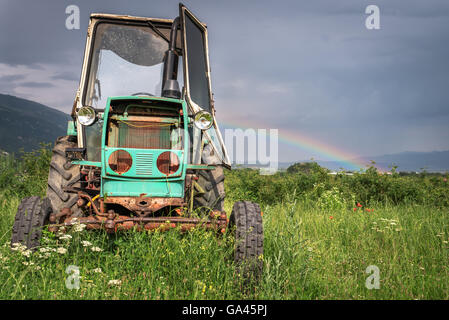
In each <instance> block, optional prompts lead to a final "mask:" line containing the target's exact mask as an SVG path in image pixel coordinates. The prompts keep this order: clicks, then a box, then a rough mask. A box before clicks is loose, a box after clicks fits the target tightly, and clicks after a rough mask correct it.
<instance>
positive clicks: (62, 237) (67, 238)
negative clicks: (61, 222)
mask: <svg viewBox="0 0 449 320" xmlns="http://www.w3.org/2000/svg"><path fill="white" fill-rule="evenodd" d="M59 239H61V240H70V239H72V236H71V235H70V234H65V235H62V236H60V237H59Z"/></svg>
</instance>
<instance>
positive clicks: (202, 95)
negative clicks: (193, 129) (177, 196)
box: [179, 4, 231, 166]
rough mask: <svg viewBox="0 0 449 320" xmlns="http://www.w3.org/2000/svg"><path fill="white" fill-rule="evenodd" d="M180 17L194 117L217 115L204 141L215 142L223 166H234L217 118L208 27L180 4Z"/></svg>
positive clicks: (187, 94)
mask: <svg viewBox="0 0 449 320" xmlns="http://www.w3.org/2000/svg"><path fill="white" fill-rule="evenodd" d="M179 17H180V19H181V30H182V31H181V35H182V45H183V67H184V88H185V97H186V100H187V103H188V104H189V108H190V111H191V112H192V113H193V114H195V113H196V112H198V111H200V110H205V111H208V112H210V113H211V114H212V115H213V119H214V123H213V126H212V127H211V128H210V129H208V130H206V131H204V132H203V140H204V139H206V140H207V141H209V142H212V143H211V145H212V147H213V149H214V151H215V153H216V155H217V156H218V158H219V159H220V161H221V163H222V164H225V165H227V166H230V165H231V163H230V161H229V157H228V153H227V151H226V146H225V145H224V143H223V138H222V136H221V133H220V129H219V127H218V124H217V121H216V119H215V109H214V101H213V97H212V90H211V80H210V66H209V52H208V44H207V29H206V26H205V25H204V24H203V23H201V21H200V20H198V18H196V17H195V16H194V15H193V14H192V13H191V12H190V11H189V10H188V9H187V8H186V7H185V6H184V5H182V4H180V5H179ZM194 135H195V134H194ZM194 140H196V139H194ZM194 149H195V145H194ZM193 162H194V163H200V162H201V159H198V157H197V158H196V159H195V157H194V160H193Z"/></svg>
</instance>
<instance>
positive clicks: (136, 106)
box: [11, 4, 263, 275]
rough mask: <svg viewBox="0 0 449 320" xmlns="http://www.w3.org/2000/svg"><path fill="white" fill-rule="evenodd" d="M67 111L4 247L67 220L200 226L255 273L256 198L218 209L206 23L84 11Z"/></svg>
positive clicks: (259, 239) (123, 226) (223, 159)
mask: <svg viewBox="0 0 449 320" xmlns="http://www.w3.org/2000/svg"><path fill="white" fill-rule="evenodd" d="M180 57H181V59H179V58H180ZM71 116H72V119H73V120H72V121H69V123H68V129H67V136H63V137H60V138H58V139H57V141H56V143H55V146H54V148H53V155H52V159H51V164H50V171H49V176H48V189H47V197H46V198H44V199H41V198H40V197H36V196H35V197H29V198H26V199H23V201H22V203H21V204H20V206H19V208H18V211H17V215H16V218H15V222H14V227H13V232H12V241H11V243H12V244H15V243H21V244H23V245H26V246H27V247H28V248H30V249H32V248H36V247H37V246H39V243H40V237H41V234H42V229H43V228H44V227H47V228H48V230H49V231H50V232H56V231H58V230H60V228H61V227H63V226H64V228H63V229H65V228H67V227H70V226H72V225H74V224H83V225H85V227H86V229H87V230H89V229H104V230H106V231H107V232H108V233H115V232H118V231H120V230H129V229H133V228H135V229H138V230H153V229H159V230H167V229H171V228H177V227H179V229H180V230H181V231H186V230H189V229H192V228H196V227H203V228H207V229H211V230H213V231H215V232H217V233H219V234H221V233H228V232H230V233H231V234H233V236H235V240H236V242H235V262H236V264H237V265H240V266H242V265H243V264H245V265H249V266H250V269H249V271H251V272H250V273H251V274H253V275H254V274H260V272H261V269H262V259H260V257H261V255H262V254H263V229H262V216H261V211H260V207H259V205H258V204H256V203H252V202H248V201H239V202H236V203H235V204H234V207H233V211H232V213H231V215H230V217H229V218H228V217H227V214H226V212H224V197H225V190H224V173H223V168H227V169H230V161H229V158H228V154H227V151H226V148H225V145H224V143H223V140H222V137H221V134H220V130H219V128H218V124H217V121H216V118H215V108H214V100H213V95H212V92H211V81H210V68H209V57H208V44H207V29H206V25H205V24H203V23H201V22H200V21H199V20H198V19H197V18H196V17H195V16H194V15H193V14H192V13H191V12H190V11H189V10H188V9H187V8H186V7H184V6H183V5H182V4H180V5H179V16H178V17H177V18H176V19H174V20H169V19H155V18H144V17H132V16H123V15H112V14H92V15H91V16H90V24H89V27H88V31H87V41H86V48H85V54H84V62H83V67H82V73H81V79H80V85H79V89H78V90H77V92H76V97H75V101H74V104H73V109H72V113H71ZM227 229H230V230H229V231H227Z"/></svg>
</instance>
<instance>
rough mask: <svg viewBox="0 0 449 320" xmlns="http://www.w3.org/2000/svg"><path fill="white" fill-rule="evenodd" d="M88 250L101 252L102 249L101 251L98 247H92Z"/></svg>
mask: <svg viewBox="0 0 449 320" xmlns="http://www.w3.org/2000/svg"><path fill="white" fill-rule="evenodd" d="M90 250H92V251H93V252H101V251H103V249H101V248H99V247H92V248H90Z"/></svg>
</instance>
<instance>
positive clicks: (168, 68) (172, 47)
mask: <svg viewBox="0 0 449 320" xmlns="http://www.w3.org/2000/svg"><path fill="white" fill-rule="evenodd" d="M179 25H180V20H179V17H177V18H176V19H175V20H173V24H172V26H171V30H170V43H169V47H168V50H167V51H166V52H165V56H164V71H163V77H162V96H163V97H167V98H174V99H179V98H181V91H180V90H179V83H178V60H179V56H178V54H177V53H176V35H177V33H178V27H179Z"/></svg>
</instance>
